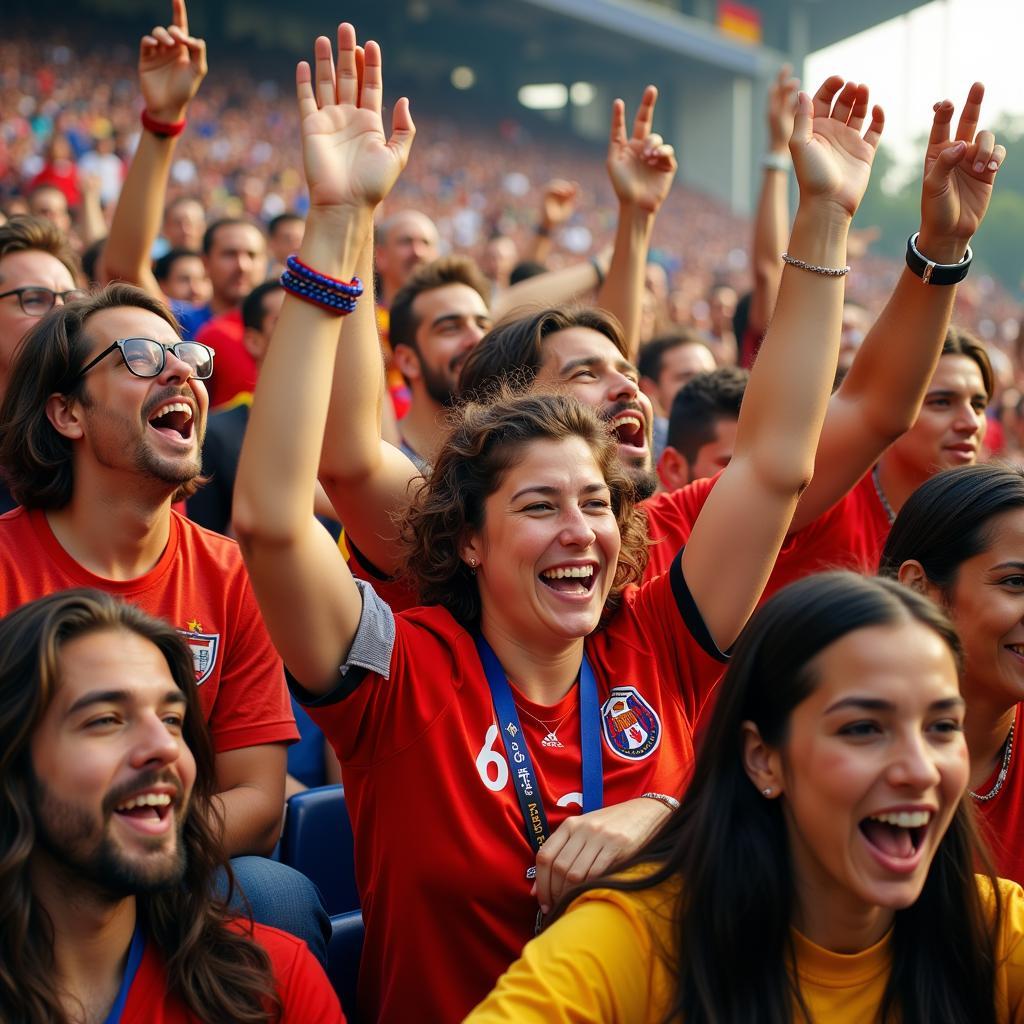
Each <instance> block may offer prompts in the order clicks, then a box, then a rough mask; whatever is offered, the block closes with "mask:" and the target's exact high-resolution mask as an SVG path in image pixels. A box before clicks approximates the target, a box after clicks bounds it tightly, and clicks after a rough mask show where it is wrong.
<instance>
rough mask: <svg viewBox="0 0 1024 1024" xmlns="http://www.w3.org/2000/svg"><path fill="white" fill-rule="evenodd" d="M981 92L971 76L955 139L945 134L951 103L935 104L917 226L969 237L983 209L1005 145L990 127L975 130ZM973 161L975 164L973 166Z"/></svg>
mask: <svg viewBox="0 0 1024 1024" xmlns="http://www.w3.org/2000/svg"><path fill="white" fill-rule="evenodd" d="M984 96H985V87H984V86H983V85H982V84H981V83H980V82H975V83H974V85H972V86H971V89H970V92H969V93H968V94H967V102H966V103H965V104H964V108H963V111H962V112H961V114H960V121H959V123H958V125H957V132H956V138H955V139H950V137H949V129H950V123H951V122H952V119H953V104H952V103H950V102H949V101H944V102H942V103H938V104H936V106H935V117H934V119H933V121H932V130H931V134H930V135H929V137H928V148H927V150H926V151H925V158H924V184H923V187H922V190H921V217H922V227H924V226H927V228H928V230H929V232H930V233H932V234H934V235H944V236H948V237H951V238H958V239H970V237H971V236H972V235H973V234H974V233H975V232H976V231H977V230H978V228H979V226H980V225H981V222H982V219H983V218H984V216H985V212H986V211H987V210H988V204H989V201H990V200H991V198H992V186H993V184H994V183H995V177H996V171H997V170H998V168H999V166H1000V165H1001V164H1002V162H1003V160H1004V159H1005V157H1006V150H1005V148H1004V147H1003V146H997V145H996V144H995V136H994V135H993V134H992V132H989V131H981V132H978V131H977V127H978V119H979V117H980V116H981V101H982V100H983V99H984ZM976 133H977V134H976ZM979 163H980V164H981V170H976V169H975V168H976V167H977V165H978V164H979ZM993 164H994V165H995V166H993Z"/></svg>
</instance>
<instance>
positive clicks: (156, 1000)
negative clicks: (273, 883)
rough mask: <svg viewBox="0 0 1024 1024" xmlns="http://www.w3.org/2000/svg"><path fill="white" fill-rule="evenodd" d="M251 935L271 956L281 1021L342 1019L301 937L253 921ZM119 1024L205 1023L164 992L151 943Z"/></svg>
mask: <svg viewBox="0 0 1024 1024" xmlns="http://www.w3.org/2000/svg"><path fill="white" fill-rule="evenodd" d="M253 937H254V938H255V939H256V941H257V942H258V943H259V944H260V945H261V946H262V947H263V948H264V949H265V950H266V951H267V953H268V954H269V955H270V964H271V967H272V968H273V971H274V981H275V983H276V985H275V987H276V991H277V997H278V998H279V999H280V1000H281V1017H280V1020H281V1021H282V1022H283V1024H287V1022H292V1024H314V1022H315V1024H345V1015H344V1014H343V1013H342V1012H341V1007H340V1006H339V1005H338V997H337V996H336V995H335V994H334V989H332V988H331V984H330V982H329V981H328V980H327V976H326V975H325V974H324V972H323V968H322V967H321V966H320V965H319V964H318V963H317V962H316V960H315V959H314V958H313V954H312V953H310V951H309V949H308V948H307V947H306V944H305V943H304V942H303V941H302V940H301V939H297V938H295V936H294V935H289V934H288V933H287V932H282V931H278V929H277V928H268V927H267V926H266V925H262V924H257V925H253ZM121 1024H203V1022H202V1020H201V1019H200V1018H199V1017H196V1016H195V1015H194V1014H192V1013H190V1012H189V1011H188V1010H187V1009H186V1007H185V1005H184V1004H183V1003H182V1002H181V1000H180V999H177V998H171V997H169V996H168V994H167V975H166V971H165V969H164V961H163V958H162V957H161V956H160V954H159V953H158V952H157V950H156V949H154V948H153V945H152V943H150V942H147V943H146V946H145V950H144V952H143V954H142V960H141V961H140V962H139V968H138V970H137V971H136V972H135V977H134V978H133V979H132V984H131V988H129V989H128V998H127V1000H126V1001H125V1004H124V1012H123V1013H122V1014H121Z"/></svg>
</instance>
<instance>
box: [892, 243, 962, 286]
mask: <svg viewBox="0 0 1024 1024" xmlns="http://www.w3.org/2000/svg"><path fill="white" fill-rule="evenodd" d="M920 234H921V232H920V231H915V232H914V234H912V235H911V236H910V238H908V239H907V266H908V267H910V269H911V270H912V271H913V272H914V273H915V274H916V275H917V276H918V277H919V278H921V280H922V281H924V283H925V284H959V283H960V282H961V281H962V280H963V279H964V278H965V277H966V276H967V271H968V270H970V269H971V260H973V259H974V253H973V252H971V247H970V246H967V252H966V253H965V254H964V258H963V259H962V260H961V261H960V262H959V263H933V262H932V261H931V260H930V259H928V257H927V256H925V255H924V254H923V253H922V252H921V251H920V250H919V249H918V247H917V239H918V237H919V236H920Z"/></svg>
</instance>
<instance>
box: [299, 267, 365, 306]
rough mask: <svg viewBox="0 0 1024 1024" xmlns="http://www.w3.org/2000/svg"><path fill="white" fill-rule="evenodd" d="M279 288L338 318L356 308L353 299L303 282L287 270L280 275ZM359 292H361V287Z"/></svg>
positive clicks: (330, 289)
mask: <svg viewBox="0 0 1024 1024" xmlns="http://www.w3.org/2000/svg"><path fill="white" fill-rule="evenodd" d="M353 283H359V278H355V280H354V282H353ZM281 287H282V288H283V289H284V290H285V291H286V292H288V293H289V294H290V295H294V296H295V297H296V298H299V299H305V301H306V302H311V303H313V304H314V305H316V306H320V307H321V308H322V309H327V310H330V311H331V312H334V313H337V314H338V315H339V316H345V315H347V314H348V313H351V312H352V311H353V310H354V309H355V308H356V298H355V297H353V296H351V295H344V294H342V293H341V292H339V291H337V290H335V289H332V288H324V287H323V286H321V285H318V284H314V283H312V282H310V281H305V280H303V279H302V278H300V277H296V275H295V274H293V273H292V272H291V271H289V270H286V271H285V272H284V273H283V274H282V275H281ZM360 291H362V288H361V287H360Z"/></svg>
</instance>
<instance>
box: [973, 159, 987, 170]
mask: <svg viewBox="0 0 1024 1024" xmlns="http://www.w3.org/2000/svg"><path fill="white" fill-rule="evenodd" d="M974 169H975V170H976V171H983V170H985V165H984V164H983V163H982V162H981V161H980V160H979V161H978V162H977V163H976V164H975V165H974Z"/></svg>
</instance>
